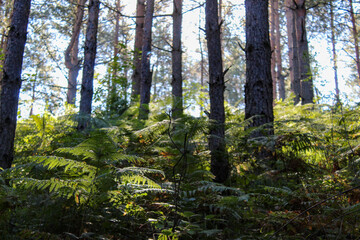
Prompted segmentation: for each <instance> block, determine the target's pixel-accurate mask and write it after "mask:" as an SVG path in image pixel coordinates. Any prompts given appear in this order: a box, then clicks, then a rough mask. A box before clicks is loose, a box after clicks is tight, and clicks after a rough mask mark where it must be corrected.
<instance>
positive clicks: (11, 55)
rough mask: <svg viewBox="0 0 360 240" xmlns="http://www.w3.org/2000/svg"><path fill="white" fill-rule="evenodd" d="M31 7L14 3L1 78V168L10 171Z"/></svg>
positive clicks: (26, 2)
mask: <svg viewBox="0 0 360 240" xmlns="http://www.w3.org/2000/svg"><path fill="white" fill-rule="evenodd" d="M30 6H31V1H30V0H14V7H13V13H12V16H11V24H10V28H9V34H8V38H7V47H6V51H5V61H4V66H3V74H2V79H1V94H0V168H10V167H11V164H12V162H13V159H14V139H15V129H16V120H17V119H16V118H17V110H18V103H19V93H20V88H21V69H22V63H23V55H24V49H25V42H26V33H27V26H28V21H29V14H30Z"/></svg>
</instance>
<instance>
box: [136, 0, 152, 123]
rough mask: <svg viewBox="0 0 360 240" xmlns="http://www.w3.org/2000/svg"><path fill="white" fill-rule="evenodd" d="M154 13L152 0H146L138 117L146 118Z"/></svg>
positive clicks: (148, 100)
mask: <svg viewBox="0 0 360 240" xmlns="http://www.w3.org/2000/svg"><path fill="white" fill-rule="evenodd" d="M153 15H154V0H147V1H146V14H145V25H144V40H143V48H142V55H141V87H140V111H139V119H148V117H149V103H150V90H151V81H152V73H151V71H150V57H151V34H152V30H151V29H152V22H153Z"/></svg>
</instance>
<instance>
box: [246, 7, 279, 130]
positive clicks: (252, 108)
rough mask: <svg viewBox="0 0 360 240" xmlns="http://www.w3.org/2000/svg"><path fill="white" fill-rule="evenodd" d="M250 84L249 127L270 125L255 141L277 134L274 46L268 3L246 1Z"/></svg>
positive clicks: (247, 75) (247, 114)
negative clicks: (272, 62) (273, 71)
mask: <svg viewBox="0 0 360 240" xmlns="http://www.w3.org/2000/svg"><path fill="white" fill-rule="evenodd" d="M245 10H246V48H245V50H246V84H245V119H250V118H252V120H251V123H250V126H249V127H259V126H263V125H265V124H269V126H267V127H266V130H265V131H255V132H254V133H253V137H259V136H267V135H272V134H273V133H274V130H273V126H272V124H273V122H274V113H273V105H272V103H273V92H272V89H273V88H272V78H271V45H270V39H269V17H268V0H246V1H245Z"/></svg>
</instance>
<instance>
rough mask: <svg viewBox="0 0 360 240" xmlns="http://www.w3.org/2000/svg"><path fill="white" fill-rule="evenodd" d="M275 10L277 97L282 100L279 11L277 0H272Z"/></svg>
mask: <svg viewBox="0 0 360 240" xmlns="http://www.w3.org/2000/svg"><path fill="white" fill-rule="evenodd" d="M273 2H274V12H275V23H274V25H275V59H276V60H275V62H276V70H277V71H276V80H277V84H278V91H279V98H280V99H282V100H284V99H285V98H286V93H285V77H284V75H283V66H282V56H281V43H280V40H281V31H280V11H279V0H273Z"/></svg>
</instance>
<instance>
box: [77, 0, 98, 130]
mask: <svg viewBox="0 0 360 240" xmlns="http://www.w3.org/2000/svg"><path fill="white" fill-rule="evenodd" d="M99 11H100V1H99V0H90V2H89V18H88V24H87V29H86V39H85V51H84V69H83V78H82V84H81V99H80V111H79V113H80V118H79V123H78V130H84V129H85V128H86V127H88V124H89V121H90V115H91V105H92V97H93V81H94V68H95V57H96V44H97V31H98V22H99Z"/></svg>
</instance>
